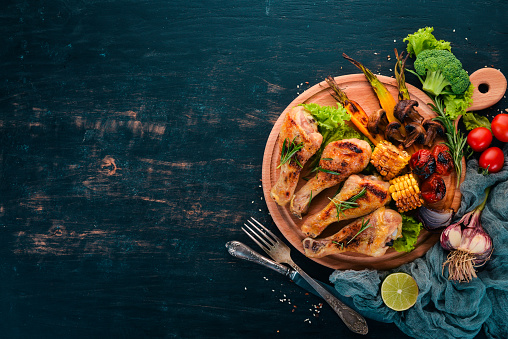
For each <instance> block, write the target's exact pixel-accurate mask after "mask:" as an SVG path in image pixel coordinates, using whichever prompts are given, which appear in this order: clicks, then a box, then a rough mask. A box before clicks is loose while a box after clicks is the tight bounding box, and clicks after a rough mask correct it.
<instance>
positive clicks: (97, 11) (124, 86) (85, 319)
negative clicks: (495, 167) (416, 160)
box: [0, 0, 508, 338]
mask: <svg viewBox="0 0 508 339" xmlns="http://www.w3.org/2000/svg"><path fill="white" fill-rule="evenodd" d="M507 10H508V3H507V2H506V1H503V0H497V1H496V0H494V1H485V0H482V1H472V0H467V1H464V0H451V1H447V2H443V3H440V2H436V1H417V0H410V1H406V2H404V3H400V2H399V1H352V0H349V1H340V2H334V1H314V2H312V1H311V2H308V1H300V0H298V1H288V0H286V1H275V0H266V1H265V0H263V1H245V0H237V1H179V0H175V1H160V0H158V1H126V0H117V1H101V0H97V1H76V0H68V1H59V0H55V1H4V2H3V4H2V11H1V15H0V17H1V24H0V37H1V38H0V39H1V48H0V67H1V71H0V74H1V77H0V140H1V143H0V175H1V177H0V179H1V180H0V234H1V236H0V253H1V260H0V262H1V263H0V314H1V319H2V320H1V321H0V333H2V335H1V336H2V337H5V338H144V337H162V338H251V337H252V338H256V337H259V338H267V337H283V338H289V337H304V336H309V335H311V336H313V337H323V338H324V337H340V338H352V337H355V336H354V335H352V334H351V333H350V332H349V331H348V330H347V329H346V328H345V326H344V325H343V324H342V323H341V322H340V321H339V319H338V318H337V316H336V315H335V314H334V313H333V312H332V311H331V309H329V308H328V307H323V308H322V309H321V310H320V312H319V313H318V312H317V307H318V304H319V303H320V302H321V301H320V299H318V298H317V297H314V296H312V295H308V294H307V293H306V292H305V291H304V290H302V289H300V288H299V287H297V286H295V285H293V284H292V283H290V282H289V281H288V280H287V279H286V278H285V277H283V276H280V275H277V273H275V272H272V271H269V270H267V269H265V268H263V267H260V266H256V265H254V264H252V263H249V262H243V261H240V260H237V259H235V258H232V257H231V256H229V254H228V253H227V251H226V248H225V247H224V244H225V243H226V242H227V241H229V240H240V241H244V242H245V243H248V244H249V245H251V246H253V247H254V244H253V243H252V242H251V241H249V239H248V238H247V236H246V235H244V234H243V232H242V231H241V229H240V226H241V225H242V223H243V221H244V220H246V219H247V218H248V217H250V216H254V217H256V218H258V219H259V220H261V221H263V222H265V223H266V224H267V225H268V226H269V227H271V228H272V229H275V225H274V224H273V223H272V222H271V219H270V217H269V215H268V211H267V207H266V204H265V201H264V198H263V195H262V188H261V162H262V156H263V150H264V147H265V142H266V139H267V138H268V135H269V132H270V130H271V127H272V125H273V123H274V122H275V120H276V119H277V117H278V116H279V114H280V113H281V112H282V111H283V109H284V108H285V107H286V106H287V105H288V104H289V103H290V102H291V101H292V100H293V99H294V98H295V97H296V96H297V95H298V93H301V92H302V91H303V90H305V89H306V88H308V87H309V86H311V85H313V84H315V83H317V82H320V81H322V80H323V79H324V78H325V77H326V76H327V75H330V74H331V75H344V74H349V73H357V72H358V71H357V70H356V69H355V68H354V66H352V65H351V64H349V62H346V61H345V60H343V59H342V58H341V56H340V55H341V54H342V52H346V53H347V54H349V55H350V56H352V57H354V58H356V59H358V60H361V61H363V62H364V63H365V65H366V66H367V67H369V68H371V69H372V70H374V71H375V72H376V73H380V74H383V75H391V74H392V72H391V70H390V69H391V68H393V64H394V58H393V55H394V54H393V49H394V48H397V49H399V50H403V49H404V47H405V44H404V43H403V42H402V39H403V38H404V37H405V36H406V35H407V34H409V33H412V32H414V31H415V30H417V29H418V28H420V27H424V26H434V27H435V34H436V36H437V37H438V38H440V39H445V40H448V41H452V42H453V51H454V53H455V54H456V55H457V56H458V57H459V59H461V60H462V62H463V64H464V67H465V68H466V69H467V70H469V71H470V72H472V71H475V70H476V69H479V68H482V67H485V66H491V67H495V68H499V69H501V70H502V71H504V73H505V74H507V73H508V71H507V69H508V61H507V60H508V44H507V34H508V27H507V24H506V18H507V16H508V12H507ZM388 55H390V56H392V57H391V60H389V59H390V58H389V57H388ZM408 81H410V82H412V83H413V84H415V85H418V84H417V83H416V82H415V79H414V78H411V77H410V76H408ZM507 107H508V100H506V98H503V99H502V101H501V102H500V103H499V104H498V105H496V106H494V107H493V108H491V109H488V110H486V111H485V112H484V113H485V114H487V115H488V116H489V117H492V116H493V115H495V114H497V113H498V112H499V111H503V110H504V109H505V108H507ZM294 259H295V261H296V262H297V263H299V264H301V266H302V267H303V268H304V269H306V270H307V271H308V272H309V273H310V274H311V275H313V276H315V277H317V278H319V279H321V280H323V281H327V280H328V276H329V274H330V273H331V272H332V270H331V269H327V268H324V267H320V266H318V265H317V264H315V263H313V262H312V261H310V260H308V259H306V258H304V257H303V256H302V255H300V254H299V253H296V251H294ZM309 320H310V321H309ZM369 325H370V333H369V335H368V336H367V337H369V338H386V335H387V333H389V334H390V336H391V337H392V338H404V337H406V336H405V335H404V334H403V333H402V332H400V331H399V330H398V329H397V328H396V327H395V326H394V325H393V324H383V323H377V322H375V321H372V320H369ZM479 337H482V334H480V335H479Z"/></svg>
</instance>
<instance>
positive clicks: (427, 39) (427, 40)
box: [403, 27, 451, 56]
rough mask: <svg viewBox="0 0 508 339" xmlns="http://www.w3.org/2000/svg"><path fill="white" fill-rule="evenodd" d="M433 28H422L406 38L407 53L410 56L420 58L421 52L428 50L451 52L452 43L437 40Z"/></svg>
mask: <svg viewBox="0 0 508 339" xmlns="http://www.w3.org/2000/svg"><path fill="white" fill-rule="evenodd" d="M433 31H434V28H433V27H425V28H420V29H419V30H418V31H416V32H415V33H413V34H409V35H408V36H407V37H405V38H404V40H403V41H404V42H406V41H407V42H408V43H407V52H408V53H409V55H415V56H418V55H419V54H420V52H421V51H424V50H426V49H442V50H447V51H450V52H451V47H450V43H449V42H448V41H444V40H437V39H436V38H435V37H434V35H432V32H433Z"/></svg>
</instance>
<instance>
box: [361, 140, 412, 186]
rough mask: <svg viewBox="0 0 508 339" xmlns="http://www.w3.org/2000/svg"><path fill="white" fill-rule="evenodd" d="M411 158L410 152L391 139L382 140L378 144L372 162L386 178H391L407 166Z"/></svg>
mask: <svg viewBox="0 0 508 339" xmlns="http://www.w3.org/2000/svg"><path fill="white" fill-rule="evenodd" d="M409 159H411V156H410V155H409V153H407V152H406V151H404V150H401V149H399V148H397V147H395V145H393V144H392V143H391V142H389V141H386V140H382V141H380V142H379V143H378V144H377V146H376V148H375V149H374V152H372V157H371V159H370V162H371V164H372V165H374V167H375V168H376V170H377V171H378V172H379V174H381V176H382V177H383V179H384V180H390V179H393V178H395V177H396V176H397V175H398V174H399V173H400V172H401V171H402V170H403V169H404V167H406V165H407V164H408V163H409Z"/></svg>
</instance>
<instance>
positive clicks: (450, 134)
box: [429, 97, 467, 187]
mask: <svg viewBox="0 0 508 339" xmlns="http://www.w3.org/2000/svg"><path fill="white" fill-rule="evenodd" d="M432 100H433V101H434V104H429V106H430V107H431V108H432V110H433V111H434V112H436V113H437V115H438V116H437V117H435V118H434V120H437V121H439V122H441V123H442V124H443V125H444V127H445V129H446V139H447V142H445V145H446V146H448V148H449V149H450V154H451V156H452V159H453V164H454V165H455V172H457V187H459V185H460V178H461V176H462V171H463V168H462V158H463V157H464V147H466V145H467V138H466V136H464V134H463V133H462V132H461V131H458V130H457V129H456V128H455V125H454V123H453V121H452V120H450V118H449V117H448V116H447V115H446V114H445V111H444V103H443V99H441V98H439V97H434V98H432Z"/></svg>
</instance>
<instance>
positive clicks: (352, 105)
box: [326, 76, 384, 145]
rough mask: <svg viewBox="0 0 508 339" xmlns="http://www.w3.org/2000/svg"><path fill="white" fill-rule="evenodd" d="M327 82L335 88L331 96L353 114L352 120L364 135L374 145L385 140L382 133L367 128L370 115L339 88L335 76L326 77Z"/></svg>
mask: <svg viewBox="0 0 508 339" xmlns="http://www.w3.org/2000/svg"><path fill="white" fill-rule="evenodd" d="M326 83H327V84H328V85H329V86H330V88H331V89H332V90H333V93H330V94H331V96H332V97H333V98H334V99H335V100H337V101H338V102H339V103H340V104H341V105H342V106H343V107H344V108H345V109H346V111H347V112H348V113H349V115H351V122H352V123H353V124H354V125H355V126H356V128H358V130H360V132H362V133H363V135H365V136H366V137H367V138H369V140H370V141H371V142H372V143H373V144H374V145H377V144H378V143H379V142H380V141H381V140H384V139H383V137H382V136H381V135H379V134H377V135H375V136H374V135H372V134H371V133H370V132H369V130H368V129H367V123H368V121H369V116H368V115H367V113H365V111H364V110H363V108H362V107H361V106H360V105H359V104H358V103H357V102H355V101H353V100H349V98H348V97H347V95H346V93H344V91H342V90H341V89H340V88H339V85H338V84H337V82H335V79H334V78H332V77H331V76H328V77H327V78H326Z"/></svg>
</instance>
